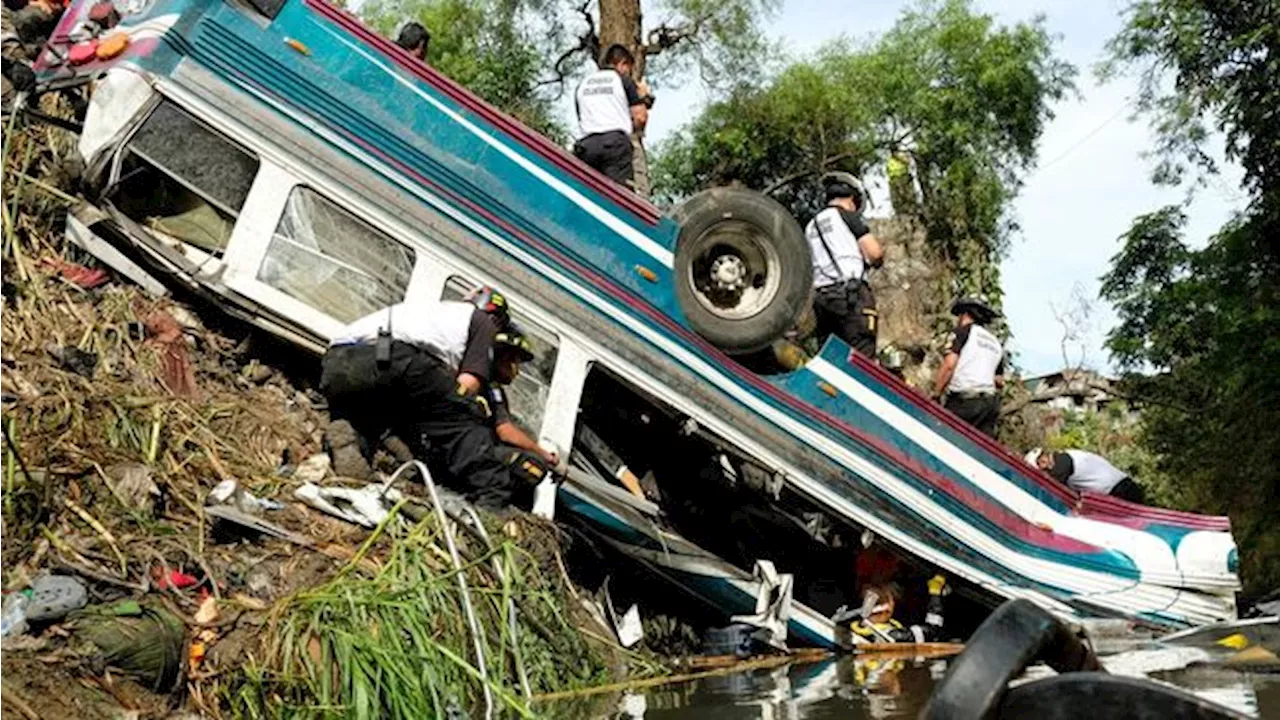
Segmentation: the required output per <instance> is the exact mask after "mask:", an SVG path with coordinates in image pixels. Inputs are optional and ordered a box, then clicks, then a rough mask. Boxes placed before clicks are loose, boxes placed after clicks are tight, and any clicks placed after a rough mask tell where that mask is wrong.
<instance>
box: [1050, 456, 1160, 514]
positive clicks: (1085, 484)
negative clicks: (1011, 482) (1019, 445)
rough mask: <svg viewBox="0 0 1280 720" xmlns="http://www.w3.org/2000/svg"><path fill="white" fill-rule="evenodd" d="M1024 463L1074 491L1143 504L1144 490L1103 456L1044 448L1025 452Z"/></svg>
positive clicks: (1144, 498)
mask: <svg viewBox="0 0 1280 720" xmlns="http://www.w3.org/2000/svg"><path fill="white" fill-rule="evenodd" d="M1026 460H1027V462H1028V463H1030V464H1032V465H1035V466H1036V467H1038V468H1040V469H1041V470H1043V471H1045V472H1046V473H1048V474H1049V475H1050V476H1052V477H1053V478H1054V479H1055V480H1057V481H1058V482H1060V483H1063V484H1065V485H1067V486H1068V487H1070V488H1071V489H1072V490H1075V491H1076V492H1092V493H1101V494H1103V495H1111V496H1113V497H1118V498H1120V499H1121V500H1128V501H1129V502H1135V503H1139V504H1142V503H1145V502H1146V493H1144V492H1143V490H1142V486H1141V485H1139V484H1138V483H1136V482H1134V481H1133V478H1130V477H1129V474H1128V473H1126V472H1125V471H1123V470H1121V469H1120V468H1118V467H1116V466H1115V465H1112V464H1111V463H1110V462H1108V461H1107V459H1106V458H1104V457H1102V456H1101V455H1097V454H1095V453H1091V452H1088V451H1086V450H1058V451H1056V452H1055V451H1053V450H1044V451H1041V450H1040V448H1036V449H1035V450H1032V451H1031V452H1029V453H1027V457H1026Z"/></svg>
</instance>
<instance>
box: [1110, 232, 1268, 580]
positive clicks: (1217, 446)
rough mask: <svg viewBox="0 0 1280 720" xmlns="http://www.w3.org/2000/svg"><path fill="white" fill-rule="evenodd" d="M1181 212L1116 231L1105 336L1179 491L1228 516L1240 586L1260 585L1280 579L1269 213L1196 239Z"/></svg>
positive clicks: (1148, 439) (1148, 441) (1148, 440)
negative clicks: (1186, 235)
mask: <svg viewBox="0 0 1280 720" xmlns="http://www.w3.org/2000/svg"><path fill="white" fill-rule="evenodd" d="M1185 220H1186V218H1185V215H1183V214H1182V212H1181V211H1179V210H1178V209H1176V208H1164V209H1162V210H1159V211H1157V212H1155V213H1151V214H1149V215H1144V216H1142V217H1140V218H1138V219H1137V220H1136V221H1135V222H1134V225H1133V227H1132V228H1131V229H1130V231H1129V232H1128V233H1127V234H1126V235H1125V236H1124V237H1123V238H1122V239H1123V241H1124V247H1123V249H1122V250H1121V251H1120V253H1119V254H1118V255H1117V256H1116V257H1115V258H1114V260H1113V266H1112V270H1111V271H1110V272H1109V273H1108V274H1107V275H1106V276H1105V277H1104V279H1103V286H1102V295H1103V297H1104V298H1106V299H1107V300H1110V301H1111V302H1112V303H1114V304H1115V306H1116V311H1117V313H1118V314H1119V316H1120V324H1119V325H1118V326H1117V327H1116V328H1115V329H1113V330H1112V331H1111V333H1110V335H1109V336H1108V340H1107V346H1108V348H1110V350H1111V351H1112V353H1113V356H1114V357H1115V359H1116V361H1117V362H1118V363H1119V364H1120V366H1121V367H1122V368H1124V369H1125V370H1128V371H1130V373H1131V374H1130V376H1129V377H1128V378H1127V383H1128V385H1129V387H1130V390H1131V392H1132V393H1133V395H1134V396H1135V397H1136V398H1139V399H1140V400H1141V401H1142V403H1143V407H1144V410H1143V417H1144V423H1145V426H1146V430H1145V432H1144V433H1143V436H1142V441H1143V443H1144V444H1145V445H1146V446H1147V447H1148V448H1149V449H1150V450H1151V451H1152V452H1155V453H1156V454H1158V455H1159V457H1160V461H1159V466H1160V469H1161V470H1163V471H1164V472H1165V473H1167V474H1168V475H1170V476H1172V477H1174V478H1177V483H1178V490H1177V495H1178V499H1179V501H1180V502H1183V503H1185V505H1183V506H1184V507H1187V508H1189V509H1195V510H1201V511H1206V512H1214V513H1226V514H1230V515H1231V516H1232V518H1233V520H1234V521H1235V529H1236V534H1237V542H1238V543H1239V544H1240V546H1241V550H1242V556H1243V558H1242V562H1243V566H1244V572H1245V582H1246V585H1247V586H1248V587H1250V588H1253V589H1261V588H1263V587H1269V586H1271V585H1275V584H1276V583H1277V582H1280V555H1277V554H1276V553H1275V552H1274V550H1275V549H1277V547H1280V545H1277V543H1280V526H1277V524H1276V522H1275V518H1276V517H1277V512H1280V503H1278V502H1277V491H1280V469H1278V468H1277V466H1276V458H1277V457H1280V376H1278V375H1277V373H1276V368H1277V367H1280V255H1277V253H1276V247H1275V237H1276V235H1277V232H1278V231H1280V217H1277V215H1276V213H1275V212H1274V211H1271V212H1268V211H1267V210H1265V209H1264V208H1262V207H1260V208H1259V209H1258V210H1256V211H1255V212H1253V213H1250V214H1246V215H1243V216H1241V217H1239V218H1237V219H1236V220H1234V221H1232V222H1231V223H1229V224H1228V225H1227V226H1226V227H1224V228H1223V229H1222V230H1221V231H1220V232H1219V233H1218V235H1217V236H1215V237H1214V238H1213V239H1212V240H1210V242H1209V244H1208V246H1207V247H1205V248H1204V249H1201V250H1193V249H1192V248H1191V247H1189V246H1188V245H1187V244H1186V242H1185V241H1184V240H1183V239H1182V237H1181V232H1182V227H1183V224H1184V223H1185ZM1263 548H1270V552H1269V553H1268V554H1262V552H1261V551H1262V549H1263Z"/></svg>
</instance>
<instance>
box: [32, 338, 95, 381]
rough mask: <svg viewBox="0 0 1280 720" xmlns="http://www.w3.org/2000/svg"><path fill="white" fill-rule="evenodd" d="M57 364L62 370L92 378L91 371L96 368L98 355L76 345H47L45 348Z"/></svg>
mask: <svg viewBox="0 0 1280 720" xmlns="http://www.w3.org/2000/svg"><path fill="white" fill-rule="evenodd" d="M45 349H46V350H48V351H49V354H50V355H51V356H53V359H54V360H55V361H57V363H58V365H59V366H61V367H62V368H63V369H64V370H70V371H71V372H73V373H75V374H77V375H81V376H83V377H87V378H89V379H90V380H92V379H93V371H94V370H96V369H97V368H98V356H97V355H96V354H94V353H91V352H88V351H86V350H81V349H80V348H78V347H75V346H72V345H68V346H65V347H58V346H57V345H48V346H46V348H45Z"/></svg>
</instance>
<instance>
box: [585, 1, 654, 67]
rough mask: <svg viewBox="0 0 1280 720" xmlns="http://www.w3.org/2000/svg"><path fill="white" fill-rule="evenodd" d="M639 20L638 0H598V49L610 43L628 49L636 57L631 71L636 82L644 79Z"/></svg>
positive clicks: (642, 47)
mask: <svg viewBox="0 0 1280 720" xmlns="http://www.w3.org/2000/svg"><path fill="white" fill-rule="evenodd" d="M641 21H642V18H641V15H640V0H600V51H601V52H604V51H605V50H608V49H609V46H610V45H621V46H623V47H625V48H626V49H628V50H630V51H631V54H632V55H634V56H635V58H636V66H635V69H634V70H632V71H631V75H632V76H633V79H634V80H635V81H636V82H640V81H641V80H642V79H644V66H645V62H644V60H645V57H644V40H643V39H642V38H641V34H642V32H643V30H642V27H641ZM596 60H597V61H598V60H599V58H596Z"/></svg>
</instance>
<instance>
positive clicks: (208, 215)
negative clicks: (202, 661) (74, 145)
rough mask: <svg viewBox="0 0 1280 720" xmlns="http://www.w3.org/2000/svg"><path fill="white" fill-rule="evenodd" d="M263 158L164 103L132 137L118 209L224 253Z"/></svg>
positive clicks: (117, 191) (116, 192) (116, 195)
mask: <svg viewBox="0 0 1280 720" xmlns="http://www.w3.org/2000/svg"><path fill="white" fill-rule="evenodd" d="M258 165H259V163H258V159H257V158H256V157H254V156H253V155H252V154H250V153H249V152H247V151H246V150H244V149H243V148H241V147H240V146H238V145H236V144H235V143H233V142H231V141H230V140H228V139H227V138H225V137H223V136H222V135H220V134H218V133H217V132H214V131H213V130H212V129H210V128H209V127H207V126H206V125H204V124H203V123H201V122H200V121H198V120H196V119H195V118H193V117H192V116H191V115H188V114H187V113H186V112H185V111H183V110H182V109H180V108H179V107H178V106H176V105H174V104H173V103H171V102H162V103H160V105H158V106H157V107H156V109H155V110H154V111H153V112H152V113H151V115H150V116H149V117H148V118H147V119H146V121H144V122H143V123H142V126H141V127H140V128H138V131H137V132H136V133H134V135H133V137H132V138H130V139H129V141H128V143H126V145H125V147H124V151H123V153H122V156H121V159H120V174H119V180H118V181H116V183H115V187H114V188H113V189H112V192H111V193H110V198H111V200H112V202H113V203H115V205H116V207H118V208H119V209H120V211H121V212H123V213H124V214H125V215H126V216H128V217H129V218H130V219H132V220H133V221H134V222H137V223H138V224H140V225H143V226H144V227H147V228H148V229H150V230H152V231H156V232H160V233H163V234H165V235H168V236H170V237H173V238H176V239H178V240H180V241H182V242H185V243H187V244H189V245H192V246H194V247H196V248H199V249H200V250H203V251H205V252H207V253H210V254H212V255H215V256H221V255H222V252H223V251H224V250H225V249H226V247H227V241H228V240H229V239H230V238H231V230H232V227H233V226H234V225H235V221H236V218H237V217H238V216H239V214H240V208H241V207H242V206H243V205H244V201H245V198H246V197H247V196H248V195H249V187H250V186H251V185H252V184H253V178H254V176H255V175H257V174H258Z"/></svg>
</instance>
